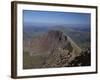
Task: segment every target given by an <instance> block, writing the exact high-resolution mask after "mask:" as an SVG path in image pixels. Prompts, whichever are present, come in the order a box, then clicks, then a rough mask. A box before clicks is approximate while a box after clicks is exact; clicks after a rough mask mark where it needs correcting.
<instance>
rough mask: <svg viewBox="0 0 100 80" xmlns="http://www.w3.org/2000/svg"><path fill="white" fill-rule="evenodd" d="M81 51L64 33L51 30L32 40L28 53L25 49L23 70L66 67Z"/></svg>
mask: <svg viewBox="0 0 100 80" xmlns="http://www.w3.org/2000/svg"><path fill="white" fill-rule="evenodd" d="M26 48H27V47H26ZM81 51H82V50H81V48H79V47H78V46H77V45H76V43H75V42H74V41H73V40H72V39H71V38H70V37H69V36H68V35H66V34H65V33H64V32H62V31H59V30H49V31H48V32H45V33H44V34H41V35H40V36H38V37H35V38H31V40H30V41H29V46H28V50H27V52H26V50H25V48H24V59H23V61H24V67H23V68H24V69H27V68H43V67H44V68H47V67H66V66H69V63H70V62H71V61H72V60H74V59H75V57H77V56H79V55H80V53H81Z"/></svg>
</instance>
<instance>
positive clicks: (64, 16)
mask: <svg viewBox="0 0 100 80" xmlns="http://www.w3.org/2000/svg"><path fill="white" fill-rule="evenodd" d="M90 20H91V15H90V14H89V13H75V12H54V11H34V10H23V22H24V24H25V23H26V24H34V23H46V24H56V25H59V24H85V25H87V24H90Z"/></svg>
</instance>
